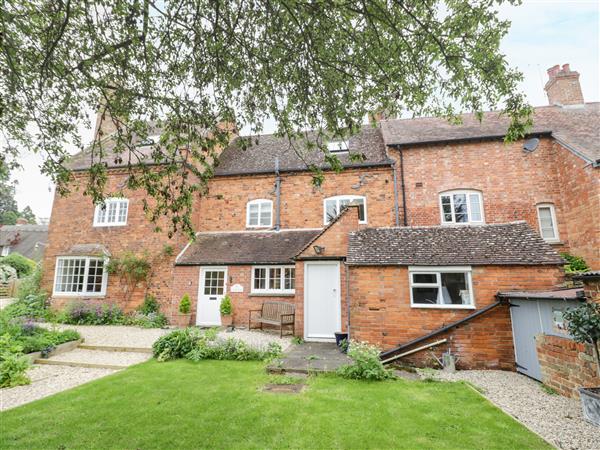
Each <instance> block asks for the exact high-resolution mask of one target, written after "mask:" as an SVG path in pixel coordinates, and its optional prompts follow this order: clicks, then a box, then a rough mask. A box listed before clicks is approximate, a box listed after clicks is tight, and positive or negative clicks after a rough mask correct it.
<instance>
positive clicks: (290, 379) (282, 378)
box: [269, 375, 306, 385]
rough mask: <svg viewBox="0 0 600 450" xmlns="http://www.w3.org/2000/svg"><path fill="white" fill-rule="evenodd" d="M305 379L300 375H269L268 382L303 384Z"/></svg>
mask: <svg viewBox="0 0 600 450" xmlns="http://www.w3.org/2000/svg"><path fill="white" fill-rule="evenodd" d="M305 381H306V380H305V379H304V378H301V377H294V376H291V375H271V376H270V377H269V383H271V384H281V385H290V384H304V382H305Z"/></svg>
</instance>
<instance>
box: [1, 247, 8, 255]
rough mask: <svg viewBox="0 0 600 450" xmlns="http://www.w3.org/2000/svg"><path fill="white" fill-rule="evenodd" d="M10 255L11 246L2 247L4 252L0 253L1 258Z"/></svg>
mask: <svg viewBox="0 0 600 450" xmlns="http://www.w3.org/2000/svg"><path fill="white" fill-rule="evenodd" d="M9 253H10V245H4V246H3V247H2V251H1V252H0V256H8V254H9Z"/></svg>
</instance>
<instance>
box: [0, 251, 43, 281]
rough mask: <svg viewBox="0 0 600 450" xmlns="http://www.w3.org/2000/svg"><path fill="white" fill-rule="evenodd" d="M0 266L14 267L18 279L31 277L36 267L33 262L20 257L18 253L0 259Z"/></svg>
mask: <svg viewBox="0 0 600 450" xmlns="http://www.w3.org/2000/svg"><path fill="white" fill-rule="evenodd" d="M0 264H6V265H8V266H11V267H14V268H15V269H16V270H17V275H18V276H19V278H23V277H26V276H27V275H31V274H32V273H33V271H34V270H35V269H36V267H37V264H36V262H35V261H33V260H31V259H29V258H26V257H25V256H23V255H20V254H19V253H11V254H9V255H8V256H3V257H0Z"/></svg>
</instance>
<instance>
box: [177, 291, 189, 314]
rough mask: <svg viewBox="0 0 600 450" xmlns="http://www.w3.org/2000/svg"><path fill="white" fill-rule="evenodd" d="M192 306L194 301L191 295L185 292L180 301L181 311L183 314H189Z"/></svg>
mask: <svg viewBox="0 0 600 450" xmlns="http://www.w3.org/2000/svg"><path fill="white" fill-rule="evenodd" d="M191 308H192V302H191V301H190V296H189V295H188V294H184V295H183V297H182V298H181V301H180V302H179V312H180V313H181V314H189V313H190V310H191Z"/></svg>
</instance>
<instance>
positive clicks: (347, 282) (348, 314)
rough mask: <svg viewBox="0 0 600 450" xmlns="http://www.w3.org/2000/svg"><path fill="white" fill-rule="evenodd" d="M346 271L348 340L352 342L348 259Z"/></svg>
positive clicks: (345, 266) (345, 265)
mask: <svg viewBox="0 0 600 450" xmlns="http://www.w3.org/2000/svg"><path fill="white" fill-rule="evenodd" d="M344 273H345V275H346V315H347V317H346V321H347V323H346V333H348V342H350V270H349V269H348V264H346V261H344Z"/></svg>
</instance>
